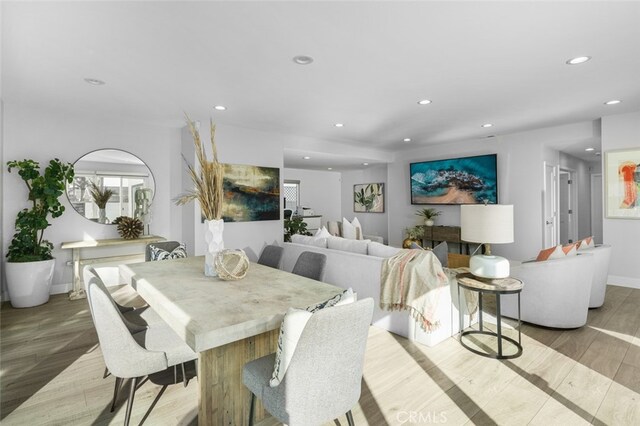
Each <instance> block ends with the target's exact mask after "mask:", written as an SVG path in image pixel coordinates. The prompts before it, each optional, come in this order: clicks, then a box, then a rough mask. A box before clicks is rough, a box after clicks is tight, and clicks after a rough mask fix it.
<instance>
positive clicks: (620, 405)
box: [0, 286, 640, 426]
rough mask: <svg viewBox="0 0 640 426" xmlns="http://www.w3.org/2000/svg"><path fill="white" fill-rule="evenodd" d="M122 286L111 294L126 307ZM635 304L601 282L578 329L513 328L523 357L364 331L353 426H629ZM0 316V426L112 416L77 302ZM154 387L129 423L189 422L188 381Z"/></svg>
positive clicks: (92, 338) (639, 353) (639, 362)
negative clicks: (602, 290)
mask: <svg viewBox="0 0 640 426" xmlns="http://www.w3.org/2000/svg"><path fill="white" fill-rule="evenodd" d="M128 291H129V290H128V289H127V288H120V289H117V290H116V291H115V294H116V296H117V297H119V298H121V299H124V300H128V301H130V302H133V303H135V301H133V299H132V296H131V294H130V293H128ZM639 306H640V290H632V289H628V288H623V287H615V286H609V288H608V289H607V298H606V302H605V305H604V306H603V307H602V308H600V309H596V310H591V311H590V312H589V324H588V325H587V326H586V327H583V328H580V329H577V330H569V331H562V330H551V329H544V328H539V327H534V326H531V325H524V326H523V328H522V331H523V345H524V353H523V355H522V356H521V357H520V358H517V359H514V360H510V361H496V360H492V359H487V358H483V357H480V356H477V355H474V354H473V353H471V352H469V351H467V350H466V349H464V348H462V347H461V346H460V344H459V342H458V341H456V340H454V339H453V338H451V339H448V340H447V341H445V342H443V343H441V344H439V345H437V346H436V347H433V348H427V347H423V346H420V345H415V344H412V343H410V342H408V341H407V340H406V339H403V338H401V337H397V336H395V335H392V334H389V333H387V332H384V331H381V330H379V329H376V328H371V331H370V336H369V342H368V347H367V354H366V362H365V372H364V379H363V387H362V397H361V399H360V403H359V406H357V407H355V408H354V410H353V413H354V418H355V421H356V424H357V425H376V426H377V425H399V424H406V425H412V424H451V425H461V424H482V425H485V424H486V425H488V424H501V425H502V424H504V425H509V424H512V425H524V424H534V425H538V424H539V425H550V424H558V425H560V424H561V425H574V424H575V425H578V424H589V423H593V424H599V425H603V424H607V425H627V424H628V425H637V424H640V309H639ZM0 320H1V348H0V356H1V358H0V380H1V393H0V398H1V405H0V410H1V411H0V419H1V422H2V424H3V425H5V424H6V425H45V424H46V425H104V424H122V420H123V417H124V398H120V405H119V407H118V409H117V411H116V412H115V413H110V412H109V401H110V398H111V395H112V390H113V381H114V379H113V377H108V378H106V379H103V378H102V374H103V369H104V364H103V362H102V357H101V355H100V348H99V347H98V346H97V344H96V343H97V338H96V334H95V332H94V331H93V326H92V323H91V319H90V316H89V312H88V311H87V305H86V301H82V300H81V301H74V302H70V301H68V300H67V299H66V297H65V296H62V295H60V296H54V297H52V298H51V301H50V302H49V303H48V304H46V305H44V306H41V307H37V308H32V309H26V310H16V309H12V308H11V307H10V306H9V305H7V304H3V306H2V309H1V311H0ZM511 333H513V332H511ZM480 344H482V342H480ZM161 379H162V378H159V379H158V380H161ZM156 381H157V380H156ZM161 389H162V387H161V386H160V385H157V384H154V383H152V382H150V381H147V382H146V383H144V385H143V386H142V387H141V388H140V389H139V391H138V393H137V394H136V400H135V404H134V410H133V415H132V424H139V423H140V422H143V421H144V424H148V425H186V424H196V419H195V417H196V413H197V410H196V401H197V383H195V382H191V384H190V385H189V386H188V387H187V388H184V387H183V386H182V385H180V384H179V385H172V386H169V387H168V388H167V389H166V391H165V392H163V393H162V392H161ZM122 396H123V397H124V392H123V395H122ZM154 401H155V403H154ZM150 408H153V409H152V410H150ZM149 411H150V412H149ZM145 416H146V417H145ZM271 424H274V422H273V421H272V420H266V421H264V422H263V425H271ZM332 424H334V423H332ZM339 424H341V425H345V424H346V420H345V419H344V418H342V419H339Z"/></svg>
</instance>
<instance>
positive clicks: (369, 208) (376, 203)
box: [353, 183, 384, 213]
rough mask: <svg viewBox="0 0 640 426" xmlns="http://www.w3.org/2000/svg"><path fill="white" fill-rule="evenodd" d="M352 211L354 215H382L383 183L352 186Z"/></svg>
mask: <svg viewBox="0 0 640 426" xmlns="http://www.w3.org/2000/svg"><path fill="white" fill-rule="evenodd" d="M353 211H354V212H356V213H384V183H359V184H356V185H353Z"/></svg>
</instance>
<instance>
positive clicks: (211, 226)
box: [204, 219, 224, 277]
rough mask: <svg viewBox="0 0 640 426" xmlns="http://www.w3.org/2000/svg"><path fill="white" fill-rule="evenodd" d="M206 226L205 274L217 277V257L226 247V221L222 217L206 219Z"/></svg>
mask: <svg viewBox="0 0 640 426" xmlns="http://www.w3.org/2000/svg"><path fill="white" fill-rule="evenodd" d="M204 228H205V229H204V241H205V243H206V244H207V246H206V248H205V253H204V274H205V275H206V276H208V277H217V276H218V272H216V265H215V259H216V256H217V255H218V252H219V251H220V250H222V249H224V241H223V240H222V232H223V231H224V221H223V220H222V219H220V220H205V221H204Z"/></svg>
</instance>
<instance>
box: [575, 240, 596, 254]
mask: <svg viewBox="0 0 640 426" xmlns="http://www.w3.org/2000/svg"><path fill="white" fill-rule="evenodd" d="M576 244H577V248H578V251H584V250H589V249H591V248H594V247H595V242H594V241H593V237H587V238H583V239H582V240H580V241H578V242H577V243H576Z"/></svg>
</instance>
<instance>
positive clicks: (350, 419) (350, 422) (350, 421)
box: [347, 410, 355, 426]
mask: <svg viewBox="0 0 640 426" xmlns="http://www.w3.org/2000/svg"><path fill="white" fill-rule="evenodd" d="M347 424H348V425H349V426H355V423H354V422H353V414H351V410H349V411H347Z"/></svg>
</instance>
